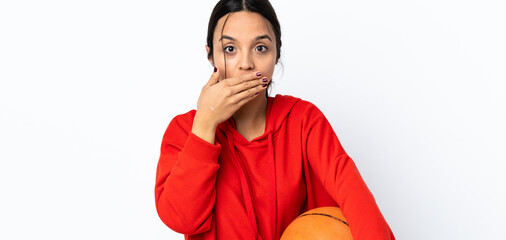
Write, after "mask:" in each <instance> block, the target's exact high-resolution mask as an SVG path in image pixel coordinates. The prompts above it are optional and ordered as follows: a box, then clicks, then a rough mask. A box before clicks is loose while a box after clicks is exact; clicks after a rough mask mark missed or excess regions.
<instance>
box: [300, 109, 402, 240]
mask: <svg viewBox="0 0 506 240" xmlns="http://www.w3.org/2000/svg"><path fill="white" fill-rule="evenodd" d="M307 116H309V117H308V120H307V123H308V125H307V129H308V131H309V132H308V133H307V134H308V135H307V142H306V147H307V154H308V156H307V157H308V161H309V164H310V166H311V169H312V170H313V171H314V173H315V175H316V176H317V179H319V180H320V181H321V182H322V184H323V186H324V188H325V190H326V191H327V192H328V194H329V195H330V196H331V197H332V198H333V199H334V201H336V203H337V204H338V205H339V206H340V208H341V210H342V212H343V214H344V216H345V218H346V220H347V221H348V224H349V226H350V230H351V233H352V235H353V238H354V239H355V240H363V239H375V240H380V239H395V237H394V235H393V233H392V231H391V229H390V227H389V226H388V224H387V222H386V221H385V219H384V217H383V215H382V214H381V212H380V210H379V208H378V206H377V204H376V201H375V200H374V197H373V195H372V193H371V192H370V191H369V189H368V187H367V186H366V184H365V182H364V180H363V179H362V177H361V175H360V173H359V172H358V169H357V167H356V166H355V163H354V162H353V160H352V159H351V158H350V157H349V156H348V155H347V154H346V152H345V151H344V149H343V147H342V146H341V143H340V142H339V140H338V138H337V135H336V134H335V132H334V130H333V129H332V127H331V125H330V123H329V122H328V121H327V119H326V118H325V116H324V115H323V113H322V112H321V111H320V110H319V109H318V108H316V107H313V108H312V109H311V111H310V114H307Z"/></svg>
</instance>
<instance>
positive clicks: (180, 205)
mask: <svg viewBox="0 0 506 240" xmlns="http://www.w3.org/2000/svg"><path fill="white" fill-rule="evenodd" d="M187 115H188V114H187ZM187 115H186V116H184V117H188V116H187ZM186 120H187V121H185V119H184V118H183V116H181V115H180V116H177V117H175V118H174V119H173V120H172V121H171V122H170V124H169V126H168V127H167V130H166V131H165V134H164V135H163V139H162V145H161V150H160V158H159V160H158V165H157V171H156V185H155V203H156V209H157V212H158V215H159V217H160V219H161V220H162V221H163V222H164V223H165V225H167V226H168V227H169V228H171V229H172V230H174V231H176V232H179V233H182V234H198V233H203V232H206V231H209V230H210V229H211V222H212V220H213V217H214V213H213V211H212V210H213V207H214V203H215V200H216V188H215V183H216V176H217V172H218V169H219V164H218V157H219V154H220V150H221V146H220V144H219V143H217V144H216V145H213V144H211V143H208V142H206V141H205V140H203V139H201V138H199V137H198V136H197V135H195V134H193V133H191V126H192V123H191V122H192V121H193V118H191V120H188V119H186Z"/></svg>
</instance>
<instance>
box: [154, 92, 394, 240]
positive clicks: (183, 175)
mask: <svg viewBox="0 0 506 240" xmlns="http://www.w3.org/2000/svg"><path fill="white" fill-rule="evenodd" d="M195 113H196V111H195V110H191V111H189V112H188V113H185V114H182V115H178V116H176V117H174V119H172V121H171V122H170V124H169V126H168V128H167V130H166V132H165V134H164V135H163V140H162V146H161V154H160V159H159V162H158V167H157V173H156V186H155V202H156V208H157V211H158V215H159V216H160V219H161V220H162V221H163V222H164V223H165V224H166V225H167V226H168V227H169V228H171V229H172V230H174V231H176V232H179V233H182V234H184V235H185V239H191V240H195V239H263V240H268V239H279V238H280V237H281V234H282V233H283V231H284V229H285V228H286V227H287V226H288V224H290V223H291V222H292V221H293V220H294V219H295V218H296V217H297V216H298V215H300V214H301V213H303V212H305V211H307V210H309V209H313V208H316V207H323V206H339V207H340V208H341V210H342V211H343V214H344V216H345V218H346V219H347V221H348V224H349V226H350V229H351V232H352V235H353V236H354V239H356V240H360V239H376V240H378V239H395V238H394V235H393V233H392V231H391V230H390V228H389V226H388V224H387V222H386V221H385V219H384V218H383V215H382V214H381V212H380V210H379V208H378V206H377V204H376V202H375V200H374V197H373V195H372V194H371V192H370V191H369V189H368V188H367V186H366V184H365V183H364V181H363V179H362V177H361V176H360V173H359V172H358V170H357V167H356V166H355V164H354V162H353V160H352V159H351V158H350V157H349V156H348V155H347V154H346V152H345V151H344V149H343V148H342V146H341V143H340V142H339V140H338V138H337V136H336V134H335V133H334V131H333V129H332V127H331V126H330V124H329V122H328V121H327V119H326V118H325V116H324V115H323V113H322V112H321V111H320V110H319V109H318V108H317V107H316V106H314V105H313V104H311V103H310V102H308V101H304V100H301V99H299V98H295V97H292V96H287V95H285V96H283V95H279V94H278V95H276V97H269V98H268V105H267V115H266V124H265V132H264V134H263V135H261V136H259V137H257V138H255V139H253V140H251V141H248V140H246V139H245V138H244V137H243V136H242V135H241V134H240V133H239V132H238V131H237V130H236V128H235V122H234V120H233V118H229V119H228V120H227V121H225V122H223V123H221V124H220V125H219V126H218V129H217V131H216V145H213V144H211V143H208V142H206V141H204V140H203V139H201V138H199V137H198V136H196V135H194V134H193V133H191V128H192V123H193V118H194V116H195Z"/></svg>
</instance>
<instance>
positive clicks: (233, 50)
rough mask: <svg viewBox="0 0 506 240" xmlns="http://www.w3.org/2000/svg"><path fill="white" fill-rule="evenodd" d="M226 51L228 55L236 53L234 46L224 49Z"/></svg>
mask: <svg viewBox="0 0 506 240" xmlns="http://www.w3.org/2000/svg"><path fill="white" fill-rule="evenodd" d="M224 50H225V52H226V53H233V52H235V48H234V47H233V46H226V47H225V48H224Z"/></svg>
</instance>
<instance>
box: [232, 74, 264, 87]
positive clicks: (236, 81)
mask: <svg viewBox="0 0 506 240" xmlns="http://www.w3.org/2000/svg"><path fill="white" fill-rule="evenodd" d="M261 77H262V74H261V73H260V72H252V73H248V74H244V75H241V76H238V77H233V78H229V79H225V80H226V81H227V85H229V86H235V85H237V84H240V83H243V82H245V81H250V80H254V79H258V78H261ZM225 80H224V81H225Z"/></svg>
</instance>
